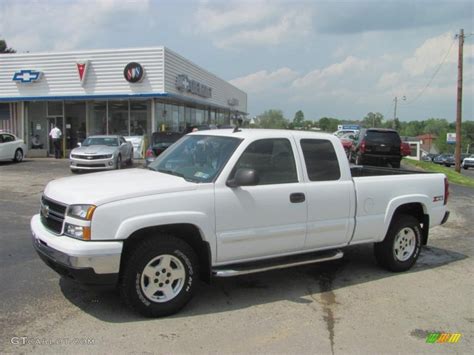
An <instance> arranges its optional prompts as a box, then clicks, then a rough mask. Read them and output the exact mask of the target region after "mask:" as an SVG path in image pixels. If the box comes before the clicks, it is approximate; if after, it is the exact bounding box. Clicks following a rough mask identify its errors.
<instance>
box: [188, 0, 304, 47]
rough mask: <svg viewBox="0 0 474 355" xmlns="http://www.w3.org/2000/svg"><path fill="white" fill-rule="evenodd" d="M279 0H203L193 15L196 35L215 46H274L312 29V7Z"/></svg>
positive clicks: (300, 36)
mask: <svg viewBox="0 0 474 355" xmlns="http://www.w3.org/2000/svg"><path fill="white" fill-rule="evenodd" d="M307 5H308V4H300V3H293V2H291V3H287V2H281V1H272V2H270V1H265V0H259V1H242V2H234V1H231V2H228V3H226V5H224V6H223V5H222V4H218V3H215V2H203V3H201V4H200V6H199V8H198V10H197V11H196V13H195V15H194V23H195V25H196V28H197V34H200V35H205V36H207V37H209V38H210V39H211V41H212V43H213V44H214V45H215V46H216V47H218V48H225V49H239V48H242V47H256V46H259V47H261V46H264V47H269V46H277V45H280V44H282V43H287V42H290V41H294V42H296V41H298V40H300V39H301V38H304V37H306V36H307V35H309V34H310V33H311V32H312V6H307Z"/></svg>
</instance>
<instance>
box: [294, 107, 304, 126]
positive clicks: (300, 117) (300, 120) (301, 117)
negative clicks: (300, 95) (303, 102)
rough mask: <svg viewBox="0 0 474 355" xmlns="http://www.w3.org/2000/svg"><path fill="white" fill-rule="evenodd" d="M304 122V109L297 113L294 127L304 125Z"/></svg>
mask: <svg viewBox="0 0 474 355" xmlns="http://www.w3.org/2000/svg"><path fill="white" fill-rule="evenodd" d="M303 124H304V113H303V111H301V110H299V111H297V112H296V113H295V118H293V127H294V128H298V127H303Z"/></svg>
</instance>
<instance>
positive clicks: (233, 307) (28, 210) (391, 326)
mask: <svg viewBox="0 0 474 355" xmlns="http://www.w3.org/2000/svg"><path fill="white" fill-rule="evenodd" d="M470 171H472V172H474V169H473V170H468V172H470ZM68 175H70V172H69V170H68V162H67V161H66V160H54V159H43V160H41V159H36V160H31V159H30V160H26V161H25V162H23V163H21V164H12V163H0V242H1V245H2V246H1V248H0V270H1V272H0V285H1V287H0V298H1V300H2V302H1V303H0V353H19V352H21V353H24V352H32V351H34V352H40V353H64V352H74V353H86V352H87V353H116V352H120V353H122V352H127V353H249V352H252V353H324V354H342V353H354V352H356V353H374V354H381V353H430V354H431V353H433V352H434V353H471V351H472V349H473V323H474V301H473V300H474V292H473V291H474V278H473V277H472V274H473V271H474V268H473V266H474V263H473V261H472V260H473V259H472V257H473V256H474V248H473V246H474V242H473V232H472V231H473V225H472V220H473V216H474V189H468V188H463V187H459V186H454V185H452V186H451V190H450V192H451V196H450V201H449V204H448V205H449V209H450V210H451V213H452V214H451V218H450V220H449V221H448V222H447V223H446V224H445V225H444V226H441V227H437V228H435V229H433V230H432V231H431V236H430V240H429V246H428V247H426V248H424V249H423V250H422V253H421V256H420V259H419V260H418V263H417V265H416V266H415V267H414V268H413V269H412V270H410V272H407V273H402V274H394V273H390V272H387V271H384V270H382V269H380V268H378V267H377V266H376V264H375V260H374V257H373V255H372V247H371V246H369V245H366V246H357V247H350V248H348V249H347V250H346V255H345V257H344V258H343V259H342V260H339V261H336V262H330V263H326V264H319V265H312V266H311V265H310V266H304V267H296V268H292V269H286V270H278V271H272V272H267V273H263V274H253V275H248V276H241V277H237V278H228V279H215V280H214V282H213V283H212V285H210V286H209V285H202V286H201V287H200V289H199V292H198V294H197V296H196V297H195V298H194V300H193V301H192V302H191V303H190V304H189V305H188V307H186V308H185V309H184V310H183V311H182V312H181V313H179V314H177V315H174V316H172V317H168V318H162V319H145V318H142V317H140V316H138V315H136V314H134V313H132V312H130V311H129V310H128V309H127V308H125V307H124V306H123V305H122V304H121V301H120V299H119V297H118V295H117V293H116V292H115V291H113V290H97V289H93V290H91V289H85V288H82V287H81V286H79V285H77V284H75V283H73V282H71V281H68V280H65V279H61V278H60V277H59V276H58V275H57V274H56V273H55V272H54V271H52V270H51V269H49V268H48V267H47V266H46V265H45V264H44V263H43V262H42V261H41V260H40V259H39V258H38V257H37V255H36V253H35V252H34V250H33V247H32V245H31V237H30V232H29V220H30V218H31V216H32V215H33V214H35V213H37V211H38V208H39V198H40V196H41V192H42V190H43V188H44V186H45V184H46V183H47V182H48V181H50V180H52V179H56V178H60V177H63V176H68ZM431 332H446V333H461V334H462V337H461V339H460V341H459V342H458V343H456V344H427V343H426V341H425V340H426V337H427V335H428V334H429V333H431ZM469 349H471V350H469Z"/></svg>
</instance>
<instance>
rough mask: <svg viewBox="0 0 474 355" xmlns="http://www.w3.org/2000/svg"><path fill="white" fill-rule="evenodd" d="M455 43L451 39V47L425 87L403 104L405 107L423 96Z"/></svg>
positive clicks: (454, 40)
mask: <svg viewBox="0 0 474 355" xmlns="http://www.w3.org/2000/svg"><path fill="white" fill-rule="evenodd" d="M455 42H456V38H454V39H453V42H452V43H451V45H450V46H449V49H448V51H447V52H446V54H445V55H444V58H443V60H442V61H441V63H439V65H438V67H437V68H436V70H435V71H434V73H433V75H432V76H431V78H430V80H429V81H428V83H427V84H426V85H425V87H424V88H423V89H422V90H421V91H420V92H419V93H418V94H417V95H416V96H415V98H414V99H413V100H410V101H408V102H407V103H405V105H411V104H412V103H413V102H415V101H416V100H418V99H419V98H420V97H421V96H422V95H423V94H424V92H425V91H426V89H428V87H429V86H430V85H431V83H432V82H433V79H434V78H435V76H436V75H437V74H438V72H439V70H440V69H441V67H442V66H443V64H444V63H445V62H446V59H447V58H448V55H449V53H451V49H452V48H453V46H454V43H455Z"/></svg>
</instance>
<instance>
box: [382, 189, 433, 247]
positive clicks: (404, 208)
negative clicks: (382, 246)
mask: <svg viewBox="0 0 474 355" xmlns="http://www.w3.org/2000/svg"><path fill="white" fill-rule="evenodd" d="M400 215H409V216H412V217H415V218H416V219H417V220H418V221H419V223H420V227H421V231H422V244H423V245H426V244H427V242H428V234H429V233H428V232H429V228H430V212H429V209H428V197H426V196H422V195H420V196H411V197H404V198H399V199H396V200H394V201H392V202H391V203H390V204H389V206H388V208H387V213H386V215H385V223H384V224H385V231H384V233H383V238H384V239H385V236H386V234H387V232H388V229H389V228H390V225H391V224H392V223H394V222H395V221H396V220H397V219H398V217H399V216H400Z"/></svg>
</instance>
